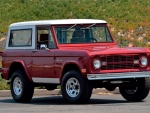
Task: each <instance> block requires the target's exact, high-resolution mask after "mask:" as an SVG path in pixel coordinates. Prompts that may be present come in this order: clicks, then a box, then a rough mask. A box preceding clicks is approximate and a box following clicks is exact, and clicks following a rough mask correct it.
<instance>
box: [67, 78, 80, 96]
mask: <svg viewBox="0 0 150 113" xmlns="http://www.w3.org/2000/svg"><path fill="white" fill-rule="evenodd" d="M66 92H67V94H68V95H69V96H70V97H77V96H78V95H79V93H80V83H79V81H78V80H77V79H76V78H70V79H69V80H68V81H67V83H66Z"/></svg>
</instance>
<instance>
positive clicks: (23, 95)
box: [10, 70, 34, 102]
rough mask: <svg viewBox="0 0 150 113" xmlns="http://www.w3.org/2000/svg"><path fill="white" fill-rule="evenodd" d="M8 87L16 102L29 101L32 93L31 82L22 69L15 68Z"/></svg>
mask: <svg viewBox="0 0 150 113" xmlns="http://www.w3.org/2000/svg"><path fill="white" fill-rule="evenodd" d="M10 89H11V95H12V97H13V99H14V100H15V101H16V102H29V101H30V100H31V99H32V96H33V93H34V86H33V83H31V82H30V81H29V80H28V78H27V77H26V75H25V73H24V71H22V70H17V71H15V72H14V73H13V74H12V78H11V83H10Z"/></svg>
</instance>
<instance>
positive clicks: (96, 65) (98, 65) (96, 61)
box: [93, 59, 102, 69]
mask: <svg viewBox="0 0 150 113" xmlns="http://www.w3.org/2000/svg"><path fill="white" fill-rule="evenodd" d="M101 65H102V64H101V60H99V59H94V60H93V67H94V69H100V68H101Z"/></svg>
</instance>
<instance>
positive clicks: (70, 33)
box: [55, 24, 113, 44]
mask: <svg viewBox="0 0 150 113" xmlns="http://www.w3.org/2000/svg"><path fill="white" fill-rule="evenodd" d="M55 31H56V34H57V40H58V43H59V44H64V43H69V44H72V43H98V42H113V39H112V37H111V35H110V33H109V31H108V28H107V26H104V25H103V26H100V25H95V24H91V25H76V24H74V25H67V26H55Z"/></svg>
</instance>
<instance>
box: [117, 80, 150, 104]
mask: <svg viewBox="0 0 150 113" xmlns="http://www.w3.org/2000/svg"><path fill="white" fill-rule="evenodd" d="M136 82H137V86H136V87H135V88H130V87H128V88H127V87H119V90H120V93H121V95H122V96H123V97H124V98H125V99H126V100H127V101H136V102H137V101H142V100H143V99H145V98H146V97H147V95H148V94H149V88H148V87H147V86H146V85H147V84H148V83H147V82H148V81H147V79H146V78H141V79H137V80H136Z"/></svg>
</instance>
